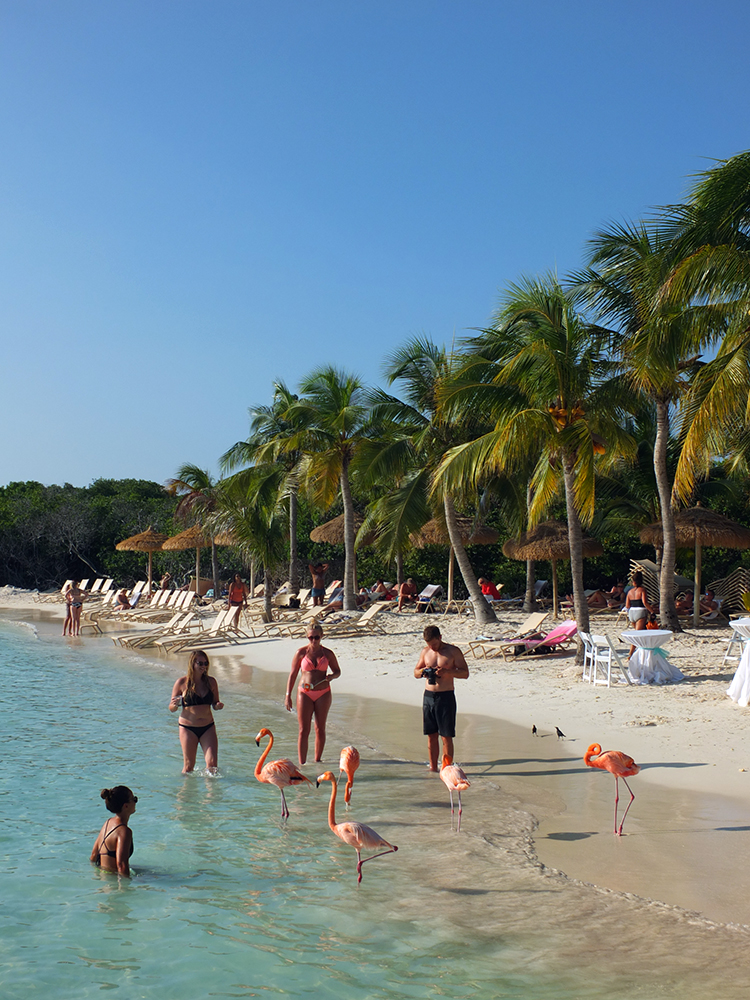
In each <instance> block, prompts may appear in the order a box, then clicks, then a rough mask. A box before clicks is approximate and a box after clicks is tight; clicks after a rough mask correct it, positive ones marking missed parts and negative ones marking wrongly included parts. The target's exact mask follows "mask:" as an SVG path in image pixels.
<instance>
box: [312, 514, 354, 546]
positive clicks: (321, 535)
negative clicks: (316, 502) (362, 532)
mask: <svg viewBox="0 0 750 1000" xmlns="http://www.w3.org/2000/svg"><path fill="white" fill-rule="evenodd" d="M363 523H364V518H363V517H362V515H361V514H358V513H357V512H356V511H355V512H354V534H355V535H356V534H357V532H358V531H359V529H360V528H361V527H362V524H363ZM310 538H311V540H312V541H313V542H327V543H328V544H329V545H343V544H344V515H343V514H339V516H338V517H334V518H333V520H332V521H326V523H325V524H319V525H318V527H317V528H313V530H312V531H311V532H310Z"/></svg>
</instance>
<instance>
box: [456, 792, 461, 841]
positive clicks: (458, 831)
mask: <svg viewBox="0 0 750 1000" xmlns="http://www.w3.org/2000/svg"><path fill="white" fill-rule="evenodd" d="M462 812H463V806H462V805H461V793H460V792H459V793H458V827H457V828H456V833H460V832H461V813H462Z"/></svg>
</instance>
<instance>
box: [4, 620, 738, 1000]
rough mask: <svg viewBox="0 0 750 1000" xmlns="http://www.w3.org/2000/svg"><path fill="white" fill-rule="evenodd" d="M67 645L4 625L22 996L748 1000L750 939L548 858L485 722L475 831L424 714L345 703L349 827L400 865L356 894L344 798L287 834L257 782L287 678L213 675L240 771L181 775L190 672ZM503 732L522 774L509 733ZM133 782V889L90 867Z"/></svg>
mask: <svg viewBox="0 0 750 1000" xmlns="http://www.w3.org/2000/svg"><path fill="white" fill-rule="evenodd" d="M57 630H58V626H55V627H54V629H53V628H52V627H47V626H45V625H44V624H43V623H40V624H39V625H38V633H36V632H35V631H34V630H33V629H32V628H30V627H27V626H26V627H25V626H21V625H11V624H3V623H0V671H2V677H3V680H2V684H0V702H1V703H2V704H1V706H0V707H1V710H2V718H3V720H4V723H5V725H4V730H5V736H6V740H5V749H6V752H5V754H4V756H3V762H2V772H3V778H2V783H0V818H1V819H2V825H1V826H0V854H1V855H2V865H3V869H4V874H3V881H2V884H3V892H2V900H1V901H0V942H1V943H0V955H1V956H2V964H3V974H2V983H3V990H2V995H3V997H4V998H5V997H7V998H8V1000H13V998H27V997H32V996H36V995H38V993H39V992H40V990H41V989H44V988H45V987H48V988H50V989H52V990H54V995H55V996H56V997H59V998H68V997H70V998H74V997H75V998H80V997H88V996H92V995H95V994H98V993H99V992H100V991H101V990H119V991H120V995H122V996H125V997H128V998H131V997H147V998H155V1000H156V998H158V1000H172V998H175V1000H176V998H179V1000H185V997H191V996H212V997H250V996H264V995H268V994H269V993H270V994H280V993H283V994H285V995H287V996H289V997H292V998H296V997H307V996H313V995H314V996H316V997H324V998H328V997H331V998H334V997H342V998H343V997H346V998H347V1000H364V998H370V997H373V998H380V997H383V998H385V997H389V998H422V997H425V998H426V997H442V996H446V997H454V998H464V997H466V998H481V1000H484V998H488V1000H489V998H491V997H493V998H494V997H508V998H516V997H518V998H521V997H523V998H525V1000H536V998H539V1000H544V998H548V997H549V998H551V997H555V998H561V1000H567V998H571V1000H572V998H592V1000H594V998H600V997H604V996H607V997H613V998H616V1000H619V998H631V997H633V998H634V997H672V996H675V997H676V996H678V995H679V996H682V997H688V998H692V997H698V996H703V995H705V993H706V992H707V991H712V992H714V993H716V994H717V995H719V994H720V995H722V996H725V997H726V996H738V997H739V996H745V995H747V989H748V987H749V986H750V961H749V960H748V959H747V958H746V957H745V956H746V954H747V945H748V941H749V938H750V935H749V934H748V931H747V929H745V928H727V927H723V926H716V925H712V924H710V923H708V922H707V921H704V920H702V919H700V918H697V917H695V915H691V914H689V913H686V912H684V911H680V910H677V909H675V908H670V907H667V906H664V905H662V904H658V903H650V902H648V901H644V900H641V899H638V898H634V897H633V898H630V897H627V896H625V895H619V894H616V893H612V892H606V891H603V890H598V889H595V888H593V887H591V886H587V885H584V884H581V883H576V882H573V881H570V880H568V879H566V878H565V877H563V876H562V875H560V874H559V873H556V872H554V871H551V870H549V869H544V868H543V867H541V866H540V865H539V863H538V861H537V858H536V855H535V852H534V846H533V842H532V840H531V835H532V833H533V831H534V826H535V819H534V816H533V815H532V810H535V811H536V812H537V813H539V814H541V813H547V814H552V812H554V810H555V808H556V806H559V805H560V803H555V802H554V801H553V796H552V794H551V793H550V791H549V790H548V789H546V788H540V789H535V788H534V786H533V776H532V777H529V778H526V779H524V782H523V783H521V779H519V778H516V779H514V780H512V781H511V780H506V779H504V777H503V769H502V767H499V766H495V765H493V764H492V763H491V762H492V761H493V760H494V759H495V758H494V756H493V754H492V753H488V752H487V750H488V747H487V741H488V739H490V740H491V738H492V736H493V733H492V732H488V725H489V724H488V723H487V722H486V720H477V719H468V718H466V719H463V720H461V726H462V728H461V730H460V733H459V738H460V740H461V748H462V757H463V759H464V760H470V761H471V763H470V764H467V765H465V766H466V769H467V771H468V772H469V776H470V778H471V779H472V782H473V787H472V789H471V790H470V791H469V792H467V793H466V795H465V797H464V804H465V812H464V820H463V826H462V831H461V834H460V836H457V835H456V834H455V833H453V832H452V831H451V828H450V812H449V809H448V804H447V796H446V795H445V790H444V788H443V786H442V784H441V783H440V782H439V781H437V779H436V778H435V777H434V776H430V775H428V774H426V773H425V770H424V768H423V766H422V762H421V761H418V762H417V760H415V758H416V757H417V756H418V754H419V753H420V752H422V750H423V748H422V747H421V743H422V738H421V737H418V738H417V737H415V735H414V734H418V732H419V711H418V709H409V708H404V707H401V706H396V705H388V706H384V705H383V704H382V703H379V702H376V701H372V700H369V699H359V698H352V697H345V696H337V698H336V700H335V703H334V709H333V712H332V716H331V726H330V730H331V731H330V735H329V744H328V752H327V755H326V760H325V761H324V765H325V767H320V770H324V769H325V768H331V769H335V767H336V765H337V762H338V750H339V749H340V747H341V746H342V745H343V744H344V743H348V742H355V743H356V744H357V745H358V746H359V749H360V752H361V753H362V757H363V764H362V767H361V768H360V770H359V772H358V775H357V781H356V783H355V790H354V799H353V802H352V809H351V816H352V817H353V818H356V819H359V820H362V821H364V822H367V823H368V824H370V825H372V826H374V827H375V828H376V829H377V830H378V831H379V832H380V833H381V834H382V835H383V836H385V837H387V838H388V839H389V840H391V841H392V842H395V843H396V844H398V845H399V848H400V850H399V852H398V854H396V855H389V856H387V857H384V858H379V859H377V860H375V861H373V862H371V863H369V864H367V865H365V868H364V880H363V882H362V884H361V886H359V887H358V886H357V882H356V872H355V860H356V859H355V856H354V852H353V851H352V850H351V849H350V848H348V847H346V846H345V845H343V844H341V843H340V842H339V841H337V840H336V838H335V837H334V836H333V835H332V834H331V832H330V831H329V830H328V827H327V812H326V810H327V804H328V798H329V786H328V785H323V786H322V787H321V789H320V790H319V791H317V792H316V791H315V790H314V789H294V790H292V791H290V793H289V796H288V800H289V804H290V808H291V817H290V819H289V821H288V823H287V824H286V825H282V824H281V823H280V820H279V809H280V801H279V795H278V792H277V791H276V789H274V788H271V787H269V786H265V785H260V784H259V783H258V782H257V781H256V780H255V779H254V777H253V775H252V769H253V767H254V765H255V762H256V760H257V759H258V754H259V751H258V750H257V748H256V746H255V742H254V737H255V734H256V733H257V731H258V729H260V728H261V726H268V727H269V728H270V729H272V730H273V731H274V733H275V735H276V738H277V743H276V746H275V748H274V753H275V752H276V751H277V750H278V752H279V754H278V755H279V756H287V755H289V756H294V750H295V739H296V719H294V718H293V717H290V716H289V715H288V714H287V713H285V712H284V711H283V709H281V706H280V700H281V699H280V694H281V692H282V690H283V685H284V677H283V675H276V674H269V673H264V672H262V671H259V670H253V668H251V667H247V666H245V665H242V664H241V663H240V662H239V661H238V659H237V658H234V657H228V658H223V659H222V660H221V661H220V662H218V663H217V665H216V674H217V676H218V677H219V679H220V683H221V691H222V697H223V699H224V701H225V702H226V709H225V710H224V711H223V712H220V713H217V727H218V730H219V740H220V772H221V776H220V777H218V778H209V777H207V776H205V775H203V774H201V773H196V774H193V775H189V776H183V775H181V774H180V768H181V753H180V749H179V744H178V740H177V734H176V732H175V726H176V716H173V715H170V714H169V713H168V712H167V711H166V705H167V701H168V698H169V693H170V690H171V685H172V683H173V680H174V678H175V677H176V676H178V673H179V672H181V670H180V667H181V664H180V663H179V662H171V661H166V662H162V663H158V662H154V661H151V660H148V659H146V658H144V657H140V656H134V655H118V654H117V653H115V652H113V651H112V647H111V645H110V644H109V643H108V641H106V642H105V641H102V640H88V639H87V640H84V641H76V640H71V641H68V640H62V639H61V638H60V637H59V636H58V635H57V634H56V633H57ZM505 728H509V727H504V729H505ZM495 735H496V737H497V741H498V754H497V758H498V759H500V758H502V759H506V757H507V755H506V754H505V744H504V742H503V741H504V740H505V739H506V738H507V736H508V734H507V732H503V733H502V734H500V733H495ZM511 742H512V741H511ZM546 749H547V748H545V751H546ZM540 760H541V757H540ZM527 769H528V770H531V769H532V768H530V767H529V768H527ZM305 770H306V771H307V773H308V775H309V776H310V777H311V778H313V779H314V777H315V772H316V770H317V768H316V767H315V766H313V765H310V766H308V767H307V768H306V769H305ZM118 783H124V784H128V785H130V786H131V787H132V788H133V789H134V791H135V792H136V794H137V795H138V796H139V803H138V811H137V813H136V815H135V816H134V817H133V820H132V821H131V825H132V828H133V831H134V840H135V853H134V856H133V861H132V863H133V871H134V873H135V874H134V877H133V878H132V879H130V880H128V879H120V878H118V877H117V876H116V875H112V874H108V873H103V872H100V871H99V870H98V869H96V868H94V867H92V866H91V865H90V864H89V862H88V855H89V853H90V850H91V844H92V842H93V840H94V838H95V836H96V833H97V832H98V830H99V828H100V826H101V824H102V823H103V821H104V819H105V818H106V816H107V815H108V814H107V813H106V811H105V809H104V806H103V803H102V802H101V800H100V799H99V796H98V793H99V789H100V788H102V787H104V786H105V785H113V784H118ZM338 813H339V816H338V818H341V817H342V816H343V815H344V810H343V803H340V807H339V810H338ZM628 822H630V817H629V819H628ZM634 845H635V846H634ZM621 846H622V847H623V848H624V849H625V850H637V838H633V839H632V840H630V841H629V842H628V840H627V839H626V840H625V841H623V843H622V844H621Z"/></svg>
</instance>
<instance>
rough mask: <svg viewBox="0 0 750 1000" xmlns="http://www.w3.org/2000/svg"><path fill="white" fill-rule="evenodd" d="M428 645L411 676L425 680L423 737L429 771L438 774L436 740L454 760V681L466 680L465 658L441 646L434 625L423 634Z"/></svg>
mask: <svg viewBox="0 0 750 1000" xmlns="http://www.w3.org/2000/svg"><path fill="white" fill-rule="evenodd" d="M422 635H423V636H424V641H425V642H426V643H427V645H426V646H425V648H424V649H423V650H422V653H421V655H420V657H419V663H418V664H417V665H416V667H415V668H414V676H415V677H417V678H419V677H424V678H425V682H426V683H425V689H424V697H423V700H422V715H423V717H424V734H425V736H426V737H427V743H428V748H429V754H430V770H431V771H438V770H439V768H438V736H440V737H442V740H443V753H444V754H447V755H448V756H449V757H450V759H451V760H453V737H454V736H455V735H456V696H455V694H454V693H453V681H454V680H455V678H457V677H458V678H459V679H461V680H463V679H465V678H466V677H468V676H469V668H468V666H467V663H466V660H465V659H464V654H463V653H462V652H461V650H460V649H459V648H458V646H451V645H450V643H447V642H443V639H442V636H441V635H440V629H439V628H438V627H437V625H428V626H427V628H426V629H425V630H424V632H423V633H422Z"/></svg>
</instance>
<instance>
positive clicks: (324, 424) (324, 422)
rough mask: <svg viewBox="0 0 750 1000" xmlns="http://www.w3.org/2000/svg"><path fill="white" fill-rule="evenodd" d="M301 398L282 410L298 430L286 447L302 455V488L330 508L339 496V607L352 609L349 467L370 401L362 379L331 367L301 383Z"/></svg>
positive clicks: (366, 421) (364, 430) (363, 433)
mask: <svg viewBox="0 0 750 1000" xmlns="http://www.w3.org/2000/svg"><path fill="white" fill-rule="evenodd" d="M300 392H301V394H302V395H301V397H300V399H298V400H297V401H296V402H293V403H292V404H291V405H290V406H289V408H288V409H287V410H286V411H285V413H284V418H285V419H286V420H288V421H289V422H290V423H291V424H292V425H293V426H294V427H295V428H297V430H296V431H295V432H294V433H292V434H291V435H290V438H289V442H288V447H289V448H290V449H297V450H299V451H301V452H303V454H304V458H303V463H302V464H303V467H304V474H305V481H306V486H307V489H308V490H309V492H310V495H311V496H312V498H313V500H314V501H315V502H316V503H318V504H320V505H321V506H322V507H329V506H330V505H331V504H332V503H333V501H334V500H335V499H336V497H337V496H338V495H340V496H341V500H342V503H343V507H344V553H345V555H344V610H345V611H356V609H357V602H356V600H355V596H354V577H355V552H354V543H355V531H354V502H353V500H352V489H351V469H352V463H353V462H354V461H355V459H356V457H357V454H358V452H359V450H360V448H361V446H362V443H363V442H364V441H365V440H366V439H367V436H368V433H369V417H370V413H369V406H368V403H367V396H366V392H365V389H364V386H363V384H362V382H361V381H360V380H359V378H357V376H356V375H351V374H347V373H346V372H342V371H339V370H337V369H336V368H334V367H332V366H330V365H329V366H324V367H322V368H317V369H316V370H315V371H313V372H311V374H310V375H308V376H307V378H305V379H303V381H302V382H301V384H300Z"/></svg>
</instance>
